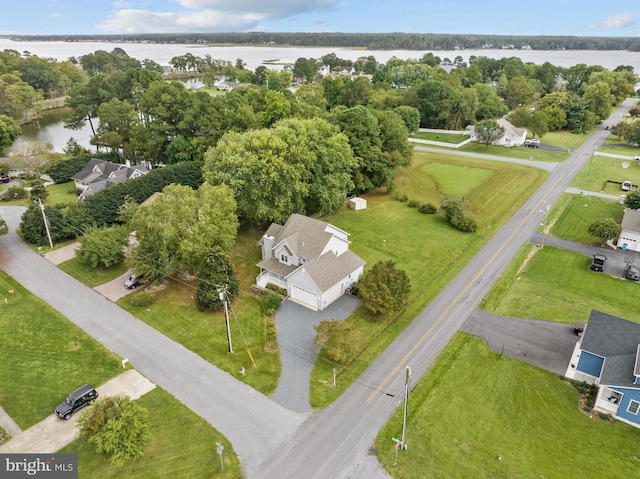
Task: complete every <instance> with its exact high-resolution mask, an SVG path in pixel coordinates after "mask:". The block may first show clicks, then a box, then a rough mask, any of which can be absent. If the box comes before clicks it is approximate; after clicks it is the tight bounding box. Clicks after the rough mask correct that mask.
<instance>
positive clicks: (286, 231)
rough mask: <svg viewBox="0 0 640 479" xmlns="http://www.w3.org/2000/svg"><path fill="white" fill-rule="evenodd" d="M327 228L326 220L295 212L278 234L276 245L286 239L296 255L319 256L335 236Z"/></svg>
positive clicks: (304, 256)
mask: <svg viewBox="0 0 640 479" xmlns="http://www.w3.org/2000/svg"><path fill="white" fill-rule="evenodd" d="M326 228H327V223H325V222H324V221H320V220H316V219H313V218H309V217H308V216H303V215H299V214H297V213H294V214H292V215H291V216H290V217H289V219H288V220H287V222H286V223H285V224H284V226H283V227H282V229H281V230H280V231H279V232H278V234H277V235H276V237H275V240H274V246H276V245H278V244H279V243H281V242H282V241H286V242H287V244H288V245H289V247H290V248H291V252H292V253H293V254H295V255H296V256H302V257H303V258H317V257H318V256H320V255H321V254H322V250H324V247H325V246H326V245H327V243H328V242H329V240H330V239H331V238H332V236H333V235H332V234H331V233H327V232H326V231H325V229H326ZM270 230H271V228H269V229H268V230H267V231H270Z"/></svg>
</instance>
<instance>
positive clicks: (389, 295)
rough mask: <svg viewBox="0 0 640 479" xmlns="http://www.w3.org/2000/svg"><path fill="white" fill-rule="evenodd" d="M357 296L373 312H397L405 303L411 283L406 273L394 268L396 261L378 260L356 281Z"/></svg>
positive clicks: (389, 313)
mask: <svg viewBox="0 0 640 479" xmlns="http://www.w3.org/2000/svg"><path fill="white" fill-rule="evenodd" d="M358 288H359V293H358V297H359V298H360V299H361V300H362V304H363V305H364V307H365V308H367V309H368V310H369V311H371V312H372V313H374V314H381V315H391V314H394V313H398V312H400V311H401V310H402V308H404V306H405V305H406V304H407V300H408V298H409V293H410V292H411V285H410V280H409V277H408V276H407V273H405V272H404V271H403V270H401V269H397V268H396V262H395V261H393V260H387V261H385V262H383V261H378V262H377V263H376V264H374V265H373V267H372V268H371V269H370V270H369V271H366V272H365V273H364V274H363V275H362V277H361V278H360V281H359V283H358Z"/></svg>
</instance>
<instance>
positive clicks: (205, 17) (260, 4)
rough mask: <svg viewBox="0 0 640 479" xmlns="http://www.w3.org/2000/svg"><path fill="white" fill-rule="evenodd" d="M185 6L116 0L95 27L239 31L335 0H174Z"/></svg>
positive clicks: (326, 6) (321, 7)
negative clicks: (149, 6) (151, 7)
mask: <svg viewBox="0 0 640 479" xmlns="http://www.w3.org/2000/svg"><path fill="white" fill-rule="evenodd" d="M178 2H179V3H180V4H181V5H182V6H183V7H185V8H187V9H188V10H183V11H176V12H153V11H148V10H142V9H133V8H122V7H124V6H126V5H127V1H126V0H117V1H116V3H115V4H114V7H115V11H114V12H113V13H112V14H111V15H110V16H109V18H108V19H106V20H105V21H104V22H102V23H101V24H99V25H97V26H96V28H97V29H99V30H103V31H106V32H121V33H150V32H188V31H207V32H212V31H227V32H228V31H243V30H252V29H253V30H255V29H261V28H262V27H260V22H261V21H264V20H273V19H280V18H287V17H291V16H295V15H298V14H303V13H310V12H318V11H327V10H331V9H332V8H334V6H335V4H336V0H271V1H265V0H262V1H256V0H178Z"/></svg>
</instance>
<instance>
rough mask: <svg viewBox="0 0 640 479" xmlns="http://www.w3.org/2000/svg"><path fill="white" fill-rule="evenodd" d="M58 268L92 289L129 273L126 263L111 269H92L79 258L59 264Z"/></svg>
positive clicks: (100, 267) (101, 267)
mask: <svg viewBox="0 0 640 479" xmlns="http://www.w3.org/2000/svg"><path fill="white" fill-rule="evenodd" d="M58 268H60V269H61V270H62V271H64V272H65V273H67V274H68V275H69V276H73V277H74V278H76V279H77V280H78V281H81V282H82V283H84V284H86V285H87V286H89V287H90V288H95V287H96V286H99V285H101V284H104V283H108V282H109V281H111V280H113V279H115V278H117V277H118V276H120V275H121V274H124V272H125V271H127V266H126V265H125V264H124V263H120V264H118V265H116V266H112V267H110V268H105V267H104V266H99V267H97V268H90V267H88V266H85V265H84V264H82V263H81V262H80V260H79V259H78V258H73V259H70V260H68V261H65V262H64V263H61V264H59V265H58Z"/></svg>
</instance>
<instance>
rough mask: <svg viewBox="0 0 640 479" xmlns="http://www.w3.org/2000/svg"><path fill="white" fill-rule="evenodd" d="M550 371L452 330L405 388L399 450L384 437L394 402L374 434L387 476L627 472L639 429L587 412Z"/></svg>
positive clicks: (397, 423) (517, 477)
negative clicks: (402, 444) (405, 405)
mask: <svg viewBox="0 0 640 479" xmlns="http://www.w3.org/2000/svg"><path fill="white" fill-rule="evenodd" d="M578 401H579V397H578V393H577V392H576V391H575V390H574V388H573V387H571V386H569V385H568V384H566V383H564V382H562V381H560V379H559V378H558V376H557V375H555V374H552V373H550V372H547V371H544V370H542V369H539V368H536V367H535V366H531V365H529V364H526V363H523V362H520V361H518V360H515V359H512V358H509V357H503V358H500V355H499V354H497V353H494V352H492V351H490V350H489V349H488V348H487V346H486V344H485V343H484V341H482V340H480V339H479V338H475V337H473V336H469V335H466V334H464V333H458V335H457V336H456V337H454V339H452V341H451V343H450V344H449V345H448V346H447V348H446V349H445V351H443V353H442V354H441V355H440V356H439V358H438V360H437V361H436V363H435V364H434V365H433V366H432V367H431V369H430V370H429V373H428V375H427V376H425V378H424V379H423V380H422V381H420V383H419V384H418V386H417V387H416V389H415V390H414V391H413V392H412V393H411V394H410V398H409V414H408V420H407V429H406V443H407V446H408V450H407V451H399V454H398V461H397V465H395V466H394V465H393V464H394V460H395V451H394V447H393V446H394V443H393V442H392V440H391V438H392V437H395V438H400V437H401V433H402V408H398V411H397V412H396V413H395V415H394V416H393V418H392V419H391V421H390V422H389V423H387V425H386V426H385V427H384V428H383V429H382V430H381V432H380V434H379V435H378V437H377V440H376V450H377V455H378V459H379V460H380V462H381V463H382V464H383V466H384V467H385V468H386V470H387V471H388V473H389V474H390V475H391V476H392V477H394V478H403V479H408V478H416V479H424V478H447V479H449V478H460V479H466V478H491V479H501V478H504V479H528V478H532V479H533V478H558V479H564V478H569V477H589V478H596V477H635V476H636V475H637V470H638V461H639V460H640V456H639V455H638V451H637V446H636V445H637V443H638V438H639V437H640V431H638V430H637V429H635V428H633V427H631V426H628V425H626V424H623V423H620V422H616V423H608V422H604V421H601V420H599V419H596V418H593V419H590V418H589V416H588V415H586V414H584V413H583V412H582V411H581V410H580V408H579V402H578Z"/></svg>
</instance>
